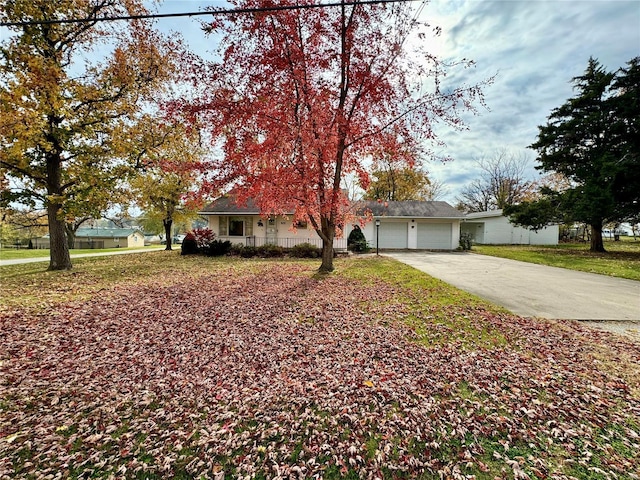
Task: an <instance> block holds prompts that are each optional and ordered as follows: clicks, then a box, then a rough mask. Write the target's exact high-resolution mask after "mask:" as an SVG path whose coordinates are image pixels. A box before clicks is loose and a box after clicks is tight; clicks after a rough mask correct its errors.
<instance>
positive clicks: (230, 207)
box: [198, 195, 260, 215]
mask: <svg viewBox="0 0 640 480" xmlns="http://www.w3.org/2000/svg"><path fill="white" fill-rule="evenodd" d="M198 213H203V214H216V213H218V214H229V213H234V214H244V215H259V214H260V209H259V208H258V207H257V206H256V204H255V202H254V201H253V200H252V199H249V200H247V203H246V204H245V205H242V206H240V205H238V204H237V203H236V201H235V197H233V196H231V195H225V196H224V197H220V198H218V199H216V200H214V201H213V202H211V203H210V204H209V205H207V206H206V207H204V209H203V210H202V211H201V212H198Z"/></svg>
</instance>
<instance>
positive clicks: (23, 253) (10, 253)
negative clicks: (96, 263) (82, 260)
mask: <svg viewBox="0 0 640 480" xmlns="http://www.w3.org/2000/svg"><path fill="white" fill-rule="evenodd" d="M140 248H141V247H132V248H102V249H97V248H91V249H88V248H85V249H83V248H79V249H72V250H70V251H69V253H70V254H71V255H78V254H85V253H108V252H121V251H123V250H139V249H140ZM144 248H145V249H149V250H158V249H164V245H150V246H147V247H144ZM173 248H176V246H175V245H174V246H173ZM177 248H178V249H179V248H180V245H178V246H177ZM45 257H47V258H48V257H49V249H32V250H29V249H27V248H22V249H19V250H18V249H15V248H2V249H0V260H14V259H18V258H20V259H22V258H45Z"/></svg>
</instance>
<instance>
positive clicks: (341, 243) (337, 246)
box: [218, 235, 347, 251]
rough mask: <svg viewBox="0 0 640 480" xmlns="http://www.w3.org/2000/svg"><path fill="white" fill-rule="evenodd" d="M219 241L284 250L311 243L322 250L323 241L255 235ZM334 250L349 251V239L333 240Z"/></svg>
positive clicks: (222, 237) (220, 238) (222, 238)
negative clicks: (274, 246)
mask: <svg viewBox="0 0 640 480" xmlns="http://www.w3.org/2000/svg"><path fill="white" fill-rule="evenodd" d="M218 240H222V241H223V242H224V241H226V240H228V241H230V242H231V243H240V244H242V245H246V246H249V247H261V246H263V245H277V246H278V247H282V248H292V247H295V246H296V245H300V244H301V243H309V244H311V245H313V246H315V247H318V248H322V239H320V238H317V237H315V238H314V237H306V238H304V237H290V238H267V237H257V236H255V235H249V236H245V237H240V236H234V235H232V236H220V237H218ZM333 249H334V250H337V251H340V250H347V239H346V238H335V239H334V240H333Z"/></svg>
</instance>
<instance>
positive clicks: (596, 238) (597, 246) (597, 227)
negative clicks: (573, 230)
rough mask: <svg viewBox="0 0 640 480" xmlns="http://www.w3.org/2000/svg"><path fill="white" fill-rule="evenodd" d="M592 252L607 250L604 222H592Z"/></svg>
mask: <svg viewBox="0 0 640 480" xmlns="http://www.w3.org/2000/svg"><path fill="white" fill-rule="evenodd" d="M589 251H590V252H606V250H605V249H604V242H603V241H602V223H600V224H593V223H592V224H591V247H590V248H589Z"/></svg>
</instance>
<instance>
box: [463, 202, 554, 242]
mask: <svg viewBox="0 0 640 480" xmlns="http://www.w3.org/2000/svg"><path fill="white" fill-rule="evenodd" d="M460 232H461V233H469V234H471V238H472V240H473V243H475V244H478V245H557V244H558V236H559V228H558V225H549V226H547V227H544V228H542V229H541V230H538V231H537V232H536V231H534V230H532V229H530V228H526V227H518V226H515V225H513V224H511V223H510V222H509V219H508V218H507V217H505V216H504V215H503V214H502V210H491V211H488V212H477V213H468V214H467V215H466V217H465V219H464V220H463V221H462V223H461V224H460Z"/></svg>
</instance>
